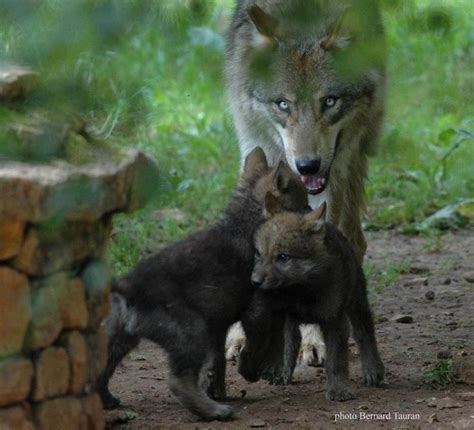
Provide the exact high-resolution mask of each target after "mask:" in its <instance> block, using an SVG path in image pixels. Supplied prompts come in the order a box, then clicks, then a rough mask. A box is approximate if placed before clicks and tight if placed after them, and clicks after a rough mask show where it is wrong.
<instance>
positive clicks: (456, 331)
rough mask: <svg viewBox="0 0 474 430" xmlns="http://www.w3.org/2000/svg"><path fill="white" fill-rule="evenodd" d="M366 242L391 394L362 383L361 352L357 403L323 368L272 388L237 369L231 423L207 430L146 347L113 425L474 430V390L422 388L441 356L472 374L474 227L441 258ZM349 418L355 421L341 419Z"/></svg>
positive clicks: (372, 235)
mask: <svg viewBox="0 0 474 430" xmlns="http://www.w3.org/2000/svg"><path fill="white" fill-rule="evenodd" d="M367 235H368V243H369V249H368V253H367V259H368V262H369V267H370V268H371V269H370V271H371V272H372V276H371V280H372V284H374V283H375V284H376V285H375V286H374V290H375V292H372V293H371V302H372V309H373V312H374V315H375V318H376V321H377V325H376V330H377V337H378V341H379V346H380V351H381V355H382V359H383V361H384V363H385V365H386V370H387V377H386V384H385V385H384V386H383V387H380V388H368V387H364V386H363V385H362V381H361V374H360V370H359V367H360V366H359V360H358V357H357V350H356V348H355V346H354V345H351V375H352V379H353V387H354V389H355V393H356V396H357V399H356V400H351V401H347V402H343V403H338V402H331V401H328V400H326V398H325V396H324V391H325V376H324V372H323V370H322V369H320V368H314V367H304V368H298V370H297V373H296V377H295V383H294V384H293V385H291V386H271V385H268V384H267V383H265V382H259V383H255V384H250V383H247V382H246V381H245V380H243V378H241V377H240V376H239V375H238V373H237V372H236V366H235V364H232V363H229V366H228V376H227V381H228V382H227V386H228V395H229V397H230V399H229V401H228V402H229V403H230V404H232V405H233V407H234V408H235V410H236V417H235V419H234V420H233V421H230V422H225V423H220V422H211V423H207V422H202V421H199V420H198V419H197V418H196V417H195V416H193V415H191V414H190V413H189V412H187V411H186V410H185V409H184V408H183V407H182V406H181V405H180V404H179V403H178V402H177V401H176V399H175V398H174V397H173V396H172V394H171V393H170V392H169V390H168V387H167V381H166V379H167V366H166V357H165V354H164V353H163V352H162V351H161V350H160V349H159V348H158V347H156V346H155V345H153V344H151V343H148V342H143V343H142V344H141V345H140V347H139V348H138V349H137V350H135V351H134V352H133V353H132V354H131V355H130V357H129V358H127V359H126V360H125V362H124V363H123V365H122V366H121V367H119V368H118V369H117V372H116V375H115V376H114V378H113V380H112V382H111V390H112V392H113V393H114V394H116V395H118V396H119V397H120V398H121V400H122V405H123V406H121V407H120V408H119V409H117V410H115V411H109V412H107V422H108V426H109V427H110V428H112V427H113V428H114V429H115V428H116V429H119V430H122V429H135V430H138V429H140V430H142V429H162V428H163V429H216V428H219V429H249V428H272V429H293V428H295V429H339V428H347V427H349V428H361V429H372V428H388V429H418V428H423V429H424V428H429V429H437V428H439V429H445V428H474V386H473V385H469V384H466V383H456V384H454V385H448V386H445V387H444V388H442V389H439V388H438V389H436V388H433V387H431V386H430V385H427V384H426V383H425V380H424V373H425V372H426V371H427V370H429V369H430V368H431V367H432V366H434V365H435V364H436V363H437V362H438V361H439V357H443V356H444V357H449V356H450V355H451V354H453V355H454V356H455V357H459V360H461V362H464V363H466V365H467V366H468V367H469V365H470V366H471V369H472V364H473V362H474V335H473V331H474V284H472V283H469V282H467V281H466V280H465V279H464V274H465V273H466V272H469V271H472V270H474V227H472V226H471V227H468V228H466V229H464V230H461V231H457V232H450V233H447V234H445V235H444V236H443V238H442V244H441V249H438V250H437V251H436V252H433V251H431V252H430V251H429V249H430V248H432V245H433V243H432V241H431V240H429V239H424V238H422V237H408V236H405V235H402V234H400V233H397V232H395V231H390V232H369V233H368V234H367ZM438 245H439V244H438ZM394 267H395V268H396V267H398V268H400V267H402V268H404V269H405V270H404V273H402V274H401V275H400V277H399V279H395V281H393V280H392V284H391V285H390V284H389V285H383V284H384V282H383V280H384V279H385V280H389V279H388V278H387V276H386V275H385V278H384V275H383V272H386V273H390V271H392V272H393V270H394V269H393V268H394ZM420 277H425V278H427V281H426V282H427V285H424V284H423V282H422V281H420V282H419V283H415V285H411V286H410V285H405V284H407V282H408V281H410V280H412V279H414V278H420ZM395 278H397V276H395ZM426 282H425V283H426ZM428 291H432V292H433V293H434V298H433V297H432V296H433V294H432V293H428V297H430V296H431V299H430V298H427V296H426V293H427V292H428ZM397 314H403V315H407V316H411V317H412V318H413V321H412V322H411V323H400V322H395V321H392V320H391V319H392V318H393V317H394V316H395V315H397ZM463 360H464V361H463ZM472 372H473V371H472V370H471V376H470V378H471V379H470V380H469V377H468V378H467V379H466V378H465V380H466V381H467V382H470V384H474V380H473V379H472V378H473V376H472V375H473V373H472ZM469 393H470V394H469ZM445 397H449V398H450V400H448V401H447V402H448V403H450V401H451V403H452V404H451V406H456V407H447V408H444V407H443V404H442V403H443V402H446V401H443V402H440V400H441V399H443V398H445ZM433 398H435V400H433ZM448 406H450V405H449V404H448ZM341 413H344V414H347V415H346V416H345V417H340V419H336V418H337V414H341ZM382 413H383V414H388V413H390V417H388V416H385V417H382V416H377V415H375V416H372V417H371V416H370V415H369V414H382ZM396 413H398V414H412V415H406V416H400V415H398V416H397V415H396ZM348 414H352V416H350V415H348ZM364 414H366V415H365V416H364ZM344 418H345V419H344ZM351 418H352V419H351ZM366 418H368V419H366ZM402 418H404V419H402Z"/></svg>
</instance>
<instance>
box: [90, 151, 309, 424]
mask: <svg viewBox="0 0 474 430" xmlns="http://www.w3.org/2000/svg"><path fill="white" fill-rule="evenodd" d="M267 193H268V195H269V196H272V197H273V198H275V199H277V201H278V202H279V204H281V205H282V206H283V207H285V209H287V210H290V211H291V210H303V209H305V208H306V207H307V205H308V199H307V193H306V190H305V188H304V186H303V184H302V183H301V181H300V180H299V178H298V177H297V176H295V175H294V174H293V173H292V172H291V170H290V169H289V168H288V167H287V166H286V165H284V164H283V163H280V165H279V166H278V167H277V168H274V169H273V170H271V171H269V169H268V167H267V162H266V158H265V154H264V153H263V151H262V150H261V149H260V148H256V149H255V150H254V151H252V152H251V153H250V154H249V156H248V157H247V159H246V161H245V166H244V169H243V174H242V179H241V184H240V187H239V188H238V189H237V192H236V193H235V196H234V197H233V200H232V201H231V203H230V204H229V206H228V207H227V210H226V211H225V213H224V217H223V219H222V220H221V221H220V222H218V223H217V224H216V225H215V226H213V227H211V228H209V229H208V230H204V231H201V232H199V233H196V234H194V235H193V236H191V237H190V238H188V239H186V240H184V241H182V242H178V243H176V244H173V245H171V246H169V247H167V248H165V249H163V250H161V251H160V252H159V253H157V254H156V255H154V256H152V257H150V258H148V259H145V260H143V261H141V262H140V263H139V264H138V266H137V267H136V268H135V269H134V270H133V271H132V272H131V273H130V274H129V275H127V276H125V277H124V278H122V279H120V280H119V281H118V282H117V283H116V285H115V286H113V288H112V291H113V298H112V312H111V315H110V316H109V317H108V319H107V320H106V322H105V328H106V332H107V334H108V336H109V345H108V346H109V357H108V364H107V367H106V370H105V372H104V374H103V376H102V378H101V381H100V384H99V392H100V393H101V396H102V400H103V402H104V404H105V406H106V407H113V406H116V405H118V403H119V400H118V399H116V398H114V397H113V396H112V395H111V394H110V392H109V390H108V382H109V379H110V377H111V376H112V374H113V372H114V370H115V368H116V366H117V365H118V363H119V362H120V361H121V360H122V358H123V357H124V356H125V354H127V353H128V352H129V351H130V350H131V349H132V348H134V347H135V346H136V345H137V344H138V342H139V340H140V339H141V338H146V339H149V340H151V341H154V342H156V343H157V344H159V345H160V346H161V347H162V348H163V349H164V350H165V351H166V352H167V353H168V356H169V366H170V373H171V377H170V388H171V391H172V392H173V393H174V394H175V395H176V397H177V398H178V399H179V401H180V402H181V403H182V404H183V405H184V406H185V407H186V408H188V409H189V410H190V411H192V412H193V413H195V414H197V415H199V416H200V417H202V418H204V419H207V420H212V419H218V420H224V419H228V418H230V417H231V415H232V408H231V407H230V406H228V405H223V404H219V403H217V402H216V401H214V400H213V399H211V397H210V396H212V397H215V398H224V397H225V365H226V361H225V356H224V344H225V337H226V334H227V330H228V328H229V326H230V325H231V324H232V323H234V322H236V321H238V320H239V319H240V315H241V314H242V312H243V311H244V309H245V308H246V307H247V305H248V302H249V301H250V299H251V297H252V295H253V293H254V291H255V288H254V287H253V286H252V284H251V279H250V278H251V274H252V267H253V254H254V251H253V236H254V233H255V230H256V228H257V227H258V226H259V224H261V223H262V222H263V221H264V199H265V196H266V195H267Z"/></svg>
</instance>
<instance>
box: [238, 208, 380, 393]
mask: <svg viewBox="0 0 474 430" xmlns="http://www.w3.org/2000/svg"><path fill="white" fill-rule="evenodd" d="M269 203H271V202H270V201H269V202H266V204H265V206H266V210H267V212H268V213H269V214H270V215H272V217H271V218H270V219H269V220H268V221H267V222H265V223H264V224H263V225H262V226H260V227H259V229H258V230H257V232H256V234H255V265H254V270H253V272H252V282H253V284H254V285H255V287H257V288H258V292H257V293H256V294H254V296H253V299H252V302H251V304H250V305H249V308H248V309H247V311H246V312H245V313H244V315H243V317H242V321H243V325H244V327H245V333H246V335H247V340H246V343H245V347H244V349H243V350H242V352H241V355H240V360H239V372H240V373H241V374H242V375H243V376H244V377H245V378H246V379H247V380H249V381H251V382H255V381H257V380H258V379H260V377H261V375H262V369H263V368H264V366H265V360H266V357H267V356H268V355H272V354H274V349H275V345H273V344H272V342H271V340H269V339H272V337H273V336H274V332H273V327H272V321H273V320H274V314H275V312H277V313H278V314H280V315H281V314H282V313H283V314H284V313H286V314H287V315H289V317H291V318H293V319H294V320H295V321H297V322H305V323H319V324H320V325H321V329H322V332H323V335H324V339H325V341H326V344H327V358H326V360H325V363H324V365H325V369H326V375H327V391H326V397H327V398H328V399H330V400H339V401H343V400H349V399H352V398H354V395H353V393H352V390H351V387H350V384H349V360H348V351H349V347H348V333H349V332H348V328H349V327H348V321H350V322H351V325H352V329H353V336H354V339H355V340H356V342H357V345H358V347H359V351H360V358H361V362H362V373H363V376H364V380H365V383H366V384H367V385H372V386H374V385H378V384H379V383H380V382H381V381H382V380H383V377H384V366H383V363H382V361H381V359H380V356H379V353H378V349H377V342H376V339H375V330H374V322H373V319H372V313H371V311H370V306H369V302H368V300H367V287H366V280H365V276H364V271H363V269H362V267H361V265H360V263H359V262H358V261H357V257H356V255H355V253H354V250H353V247H352V246H351V244H350V243H349V241H348V240H347V238H346V237H345V236H344V235H343V234H342V233H341V231H340V230H339V229H338V228H337V227H335V226H334V225H333V224H330V223H326V222H324V213H325V207H326V205H325V204H323V206H322V207H321V208H318V209H316V210H314V211H312V212H310V213H308V214H305V215H303V214H296V213H290V212H285V211H282V210H281V208H279V207H278V206H277V205H274V204H272V205H271V206H269ZM280 345H281V344H280ZM268 351H270V354H269V352H268ZM278 355H279V356H284V355H285V354H284V351H283V350H280V352H279V353H278ZM262 364H263V366H262Z"/></svg>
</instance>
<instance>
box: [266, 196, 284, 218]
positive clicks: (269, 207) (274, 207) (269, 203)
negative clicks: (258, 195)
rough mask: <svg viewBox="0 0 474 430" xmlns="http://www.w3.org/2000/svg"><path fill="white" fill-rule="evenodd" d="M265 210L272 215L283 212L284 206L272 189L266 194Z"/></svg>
mask: <svg viewBox="0 0 474 430" xmlns="http://www.w3.org/2000/svg"><path fill="white" fill-rule="evenodd" d="M265 211H266V213H267V215H270V216H272V215H275V214H277V213H279V212H283V206H282V205H281V203H280V201H279V200H278V198H277V197H275V196H274V195H273V194H272V193H271V192H270V191H267V194H265Z"/></svg>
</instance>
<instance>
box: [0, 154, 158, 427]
mask: <svg viewBox="0 0 474 430" xmlns="http://www.w3.org/2000/svg"><path fill="white" fill-rule="evenodd" d="M154 169H155V167H154V164H153V163H152V162H151V161H150V160H149V159H148V158H147V157H146V156H144V155H143V154H142V153H140V152H138V151H128V152H127V153H126V154H122V156H121V157H120V159H116V160H114V161H109V162H104V161H103V160H102V161H100V162H96V163H88V164H85V165H72V164H69V163H68V162H64V161H61V162H59V161H55V162H51V163H48V164H27V163H25V162H18V161H16V162H13V161H9V162H0V429H2V430H4V429H15V430H17V429H35V428H37V429H68V430H74V429H102V428H103V427H104V418H103V414H102V405H101V402H100V398H99V396H98V395H97V393H96V392H95V387H94V384H95V382H96V380H97V378H98V376H99V374H100V373H101V371H102V370H103V368H104V366H105V363H106V359H107V339H106V337H105V333H104V331H103V328H102V327H101V322H102V321H103V319H104V318H105V316H106V315H107V312H108V310H109V294H110V280H109V272H108V270H107V266H106V264H105V262H104V250H105V246H106V244H107V241H108V239H109V237H110V235H111V217H112V214H113V213H116V212H120V211H130V210H134V209H136V208H137V207H139V206H140V205H141V204H142V203H143V202H144V200H145V198H144V196H143V194H142V190H143V189H144V188H146V187H144V184H145V183H146V182H149V181H150V176H149V175H150V174H154V172H155V170H154Z"/></svg>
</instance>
